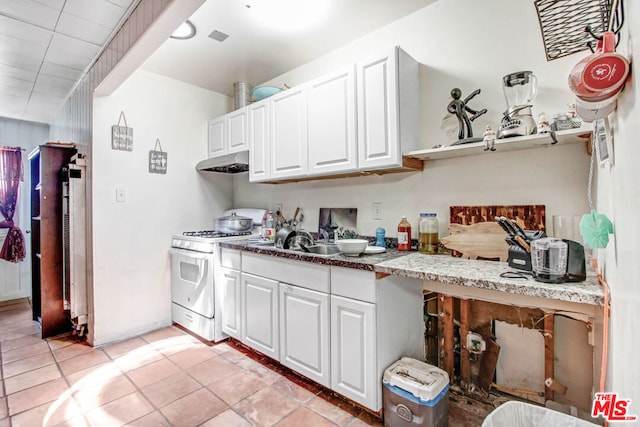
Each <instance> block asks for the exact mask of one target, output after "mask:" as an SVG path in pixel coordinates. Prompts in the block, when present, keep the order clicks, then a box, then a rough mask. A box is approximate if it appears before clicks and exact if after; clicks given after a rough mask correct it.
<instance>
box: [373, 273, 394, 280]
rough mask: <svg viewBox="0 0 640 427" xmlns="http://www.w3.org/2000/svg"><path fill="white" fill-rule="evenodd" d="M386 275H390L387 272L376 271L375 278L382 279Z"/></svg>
mask: <svg viewBox="0 0 640 427" xmlns="http://www.w3.org/2000/svg"><path fill="white" fill-rule="evenodd" d="M387 276H391V275H390V274H389V273H376V280H380V279H384V278H385V277H387Z"/></svg>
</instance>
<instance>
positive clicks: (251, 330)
mask: <svg viewBox="0 0 640 427" xmlns="http://www.w3.org/2000/svg"><path fill="white" fill-rule="evenodd" d="M241 278H242V320H243V322H242V342H243V343H245V344H246V345H248V346H250V347H252V348H255V349H256V350H258V351H259V352H261V353H263V354H265V355H267V356H269V357H272V358H274V359H276V360H280V342H279V334H280V331H279V330H278V282H277V281H275V280H271V279H267V278H264V277H260V276H254V275H253V274H246V273H242V275H241Z"/></svg>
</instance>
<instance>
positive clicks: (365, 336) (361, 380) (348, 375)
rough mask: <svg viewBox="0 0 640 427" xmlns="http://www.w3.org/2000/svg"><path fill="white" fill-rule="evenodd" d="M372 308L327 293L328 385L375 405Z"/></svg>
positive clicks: (352, 397) (363, 402)
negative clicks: (329, 338) (329, 298)
mask: <svg viewBox="0 0 640 427" xmlns="http://www.w3.org/2000/svg"><path fill="white" fill-rule="evenodd" d="M375 319H376V307H375V304H370V303H366V302H362V301H358V300H353V299H348V298H342V297H338V296H335V295H332V296H331V388H332V389H333V390H335V391H337V392H338V393H340V394H342V395H344V396H346V397H348V398H350V399H352V400H354V401H356V402H358V403H360V404H362V405H364V406H366V407H368V408H374V407H375V397H376V392H375V388H376V387H378V384H377V383H376V378H377V376H376V372H375V361H376V354H375V351H376V333H375V332H376V325H375Z"/></svg>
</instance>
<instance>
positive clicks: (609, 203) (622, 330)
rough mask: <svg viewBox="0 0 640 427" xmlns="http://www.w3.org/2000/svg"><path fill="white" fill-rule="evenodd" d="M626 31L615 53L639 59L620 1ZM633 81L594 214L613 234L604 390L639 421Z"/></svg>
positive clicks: (639, 20) (639, 15)
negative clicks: (608, 224)
mask: <svg viewBox="0 0 640 427" xmlns="http://www.w3.org/2000/svg"><path fill="white" fill-rule="evenodd" d="M625 7H626V10H625V19H626V20H625V24H624V25H625V27H624V29H623V32H622V34H623V38H622V41H621V43H620V45H619V48H618V49H619V51H620V52H621V53H623V54H625V55H626V56H627V57H629V58H632V59H633V58H635V59H636V60H637V59H638V58H640V4H638V2H636V1H626V2H625ZM634 71H635V74H636V75H635V76H633V75H632V76H631V79H630V80H629V81H628V82H627V85H626V87H625V89H624V91H623V92H622V94H621V96H620V97H619V98H618V110H617V112H616V114H615V115H613V116H612V121H613V124H614V127H615V129H616V130H615V135H614V156H615V164H614V166H612V167H611V168H609V167H603V168H599V169H598V170H597V173H598V181H597V184H598V185H597V210H598V212H599V213H604V214H606V215H607V216H608V217H609V219H610V220H611V221H612V222H613V225H614V228H615V235H611V236H610V238H611V240H610V241H609V245H608V246H607V248H606V249H599V250H598V251H597V252H598V262H599V263H600V267H601V268H602V269H603V271H604V272H605V276H606V280H607V283H608V284H609V286H610V287H611V296H612V300H611V328H610V331H611V335H610V343H609V344H610V346H609V364H608V366H609V381H608V386H607V390H608V391H613V392H617V393H619V394H620V397H621V398H625V399H631V401H632V402H631V406H630V413H631V414H633V415H638V416H640V382H639V381H638V378H640V365H639V364H638V354H637V352H638V341H639V340H640V310H638V307H639V306H640V293H639V291H638V283H640V264H639V263H638V259H640V250H639V248H638V239H640V224H639V223H638V212H640V189H639V188H638V185H637V184H638V182H640V169H639V168H638V160H640V147H639V146H638V135H640V122H639V121H638V117H639V115H640V107H639V106H638V102H639V101H640V87H639V86H638V82H637V77H638V76H637V74H638V73H637V67H634Z"/></svg>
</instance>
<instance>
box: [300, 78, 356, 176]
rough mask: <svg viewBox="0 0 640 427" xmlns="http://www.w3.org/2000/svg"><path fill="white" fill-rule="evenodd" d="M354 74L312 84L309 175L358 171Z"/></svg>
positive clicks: (309, 107) (323, 79)
mask: <svg viewBox="0 0 640 427" xmlns="http://www.w3.org/2000/svg"><path fill="white" fill-rule="evenodd" d="M354 75H355V72H354V69H353V68H349V69H347V70H344V71H342V72H339V73H334V74H331V75H329V76H326V77H322V78H321V79H318V80H316V81H313V82H311V83H309V85H308V88H307V97H308V100H307V108H308V111H307V116H308V135H309V148H308V149H309V175H327V174H331V173H338V172H352V171H355V170H356V169H357V158H356V104H355V76H354Z"/></svg>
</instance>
